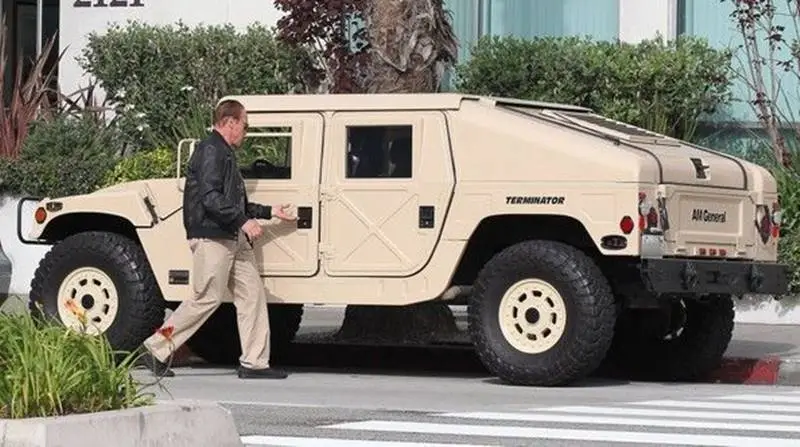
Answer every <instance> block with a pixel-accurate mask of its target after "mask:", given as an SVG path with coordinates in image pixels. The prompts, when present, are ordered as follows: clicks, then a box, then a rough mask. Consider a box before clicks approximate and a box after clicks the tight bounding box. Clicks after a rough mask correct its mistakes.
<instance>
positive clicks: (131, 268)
mask: <svg viewBox="0 0 800 447" xmlns="http://www.w3.org/2000/svg"><path fill="white" fill-rule="evenodd" d="M81 267H94V268H97V269H98V270H101V271H102V272H104V273H105V274H106V275H108V276H109V277H110V278H111V280H112V282H113V285H114V287H115V288H116V293H117V296H118V297H119V300H118V301H119V304H118V310H117V313H116V316H115V317H114V318H113V320H112V323H111V325H110V326H109V327H108V329H107V330H106V331H105V332H104V336H105V337H106V338H107V339H108V341H109V343H110V344H111V346H112V347H113V349H115V350H119V351H124V352H131V351H134V350H136V349H138V348H139V347H140V345H141V344H142V342H143V341H144V340H145V339H146V338H147V337H149V336H150V335H152V334H153V333H154V332H155V330H156V329H158V328H159V327H160V326H161V324H162V323H163V322H164V310H165V301H164V299H163V298H162V295H161V290H160V289H159V287H158V283H157V282H156V279H155V276H154V275H153V271H152V270H151V268H150V263H149V262H148V261H147V257H146V255H145V253H144V251H143V250H142V248H141V247H140V246H139V245H138V244H137V243H136V242H134V241H132V240H131V239H129V238H127V237H125V236H122V235H120V234H116V233H110V232H104V231H88V232H84V233H78V234H75V235H73V236H69V237H67V238H66V239H64V240H63V241H61V242H59V243H57V244H56V245H54V246H53V247H52V249H51V250H50V251H49V252H47V254H46V255H45V256H44V258H43V259H42V260H41V262H40V263H39V267H38V268H37V269H36V272H35V274H34V277H33V280H32V281H31V293H30V301H29V308H30V311H31V313H32V314H33V315H34V316H36V317H43V318H49V319H55V320H56V321H61V320H60V318H59V315H58V300H64V299H66V298H68V297H66V296H58V290H59V288H60V287H61V283H62V281H64V279H65V278H66V277H67V275H69V274H70V273H71V272H72V271H74V270H76V269H78V268H81ZM75 298H76V302H81V298H82V297H80V296H77V297H75ZM102 299H103V297H94V298H93V300H94V303H95V304H94V305H101V303H102ZM40 307H41V312H40ZM90 323H91V322H90Z"/></svg>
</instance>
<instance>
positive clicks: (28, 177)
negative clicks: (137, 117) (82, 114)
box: [0, 116, 120, 197]
mask: <svg viewBox="0 0 800 447" xmlns="http://www.w3.org/2000/svg"><path fill="white" fill-rule="evenodd" d="M119 150H120V136H119V134H118V133H117V132H116V130H115V129H114V128H113V127H102V126H98V125H97V123H96V122H95V121H94V120H93V119H91V118H73V117H68V116H58V117H56V118H54V119H52V120H47V121H44V120H41V121H37V122H35V123H34V124H33V125H32V126H31V131H30V134H29V135H28V138H27V139H26V140H25V144H24V145H23V147H22V152H21V153H20V155H19V158H17V159H16V160H11V161H8V162H7V163H5V164H0V178H2V179H4V180H3V182H0V192H4V193H7V194H13V195H34V196H50V197H55V196H64V195H74V194H86V193H90V192H92V191H94V190H95V189H97V188H98V187H99V186H100V185H101V182H102V180H103V178H104V177H105V175H106V172H107V171H108V170H109V169H111V168H112V167H113V166H114V163H115V162H116V159H117V156H116V154H117V153H118V152H119Z"/></svg>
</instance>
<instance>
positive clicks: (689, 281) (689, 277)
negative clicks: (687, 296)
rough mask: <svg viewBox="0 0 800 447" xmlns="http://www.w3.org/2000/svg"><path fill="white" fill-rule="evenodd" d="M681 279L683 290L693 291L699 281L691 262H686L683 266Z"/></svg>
mask: <svg viewBox="0 0 800 447" xmlns="http://www.w3.org/2000/svg"><path fill="white" fill-rule="evenodd" d="M681 277H682V278H683V288H684V289H688V290H691V289H694V288H695V286H697V283H698V281H699V280H698V278H697V269H696V268H695V266H694V264H692V263H691V262H687V263H686V264H684V265H683V271H682V272H681Z"/></svg>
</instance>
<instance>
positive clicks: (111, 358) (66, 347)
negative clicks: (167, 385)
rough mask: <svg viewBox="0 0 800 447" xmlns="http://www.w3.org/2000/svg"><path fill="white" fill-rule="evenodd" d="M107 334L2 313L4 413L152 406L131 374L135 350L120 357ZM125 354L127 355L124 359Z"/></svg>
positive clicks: (0, 408) (0, 397)
mask: <svg viewBox="0 0 800 447" xmlns="http://www.w3.org/2000/svg"><path fill="white" fill-rule="evenodd" d="M119 354H120V353H117V352H114V351H112V350H111V348H110V345H109V343H108V341H107V339H106V338H104V337H101V336H94V335H87V334H84V333H81V332H79V331H73V330H68V329H66V328H65V327H64V326H63V325H60V324H56V323H53V322H50V321H49V320H48V321H41V320H36V319H34V318H32V317H31V315H30V314H28V313H23V314H13V315H10V314H0V371H2V378H0V418H32V417H50V416H61V415H68V414H78V413H89V412H97V411H109V410H119V409H125V408H132V407H137V406H143V405H148V404H150V403H151V402H152V395H150V394H145V393H142V392H141V384H139V383H138V382H136V381H135V380H134V379H133V378H132V377H131V374H130V372H131V369H132V365H133V361H134V360H135V359H136V357H135V355H134V354H127V355H124V356H120V355H119ZM120 357H123V358H122V360H120Z"/></svg>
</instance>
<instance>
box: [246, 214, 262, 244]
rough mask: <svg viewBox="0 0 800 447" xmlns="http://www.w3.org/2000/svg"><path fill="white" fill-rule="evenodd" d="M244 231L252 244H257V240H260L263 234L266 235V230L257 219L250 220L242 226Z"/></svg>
mask: <svg viewBox="0 0 800 447" xmlns="http://www.w3.org/2000/svg"><path fill="white" fill-rule="evenodd" d="M242 231H244V234H246V235H247V237H248V238H249V239H250V242H251V243H252V242H255V240H256V239H258V238H260V237H261V235H262V234H264V229H263V228H261V225H259V223H258V221H257V220H255V219H250V220H248V221H247V222H245V223H244V225H242Z"/></svg>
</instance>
